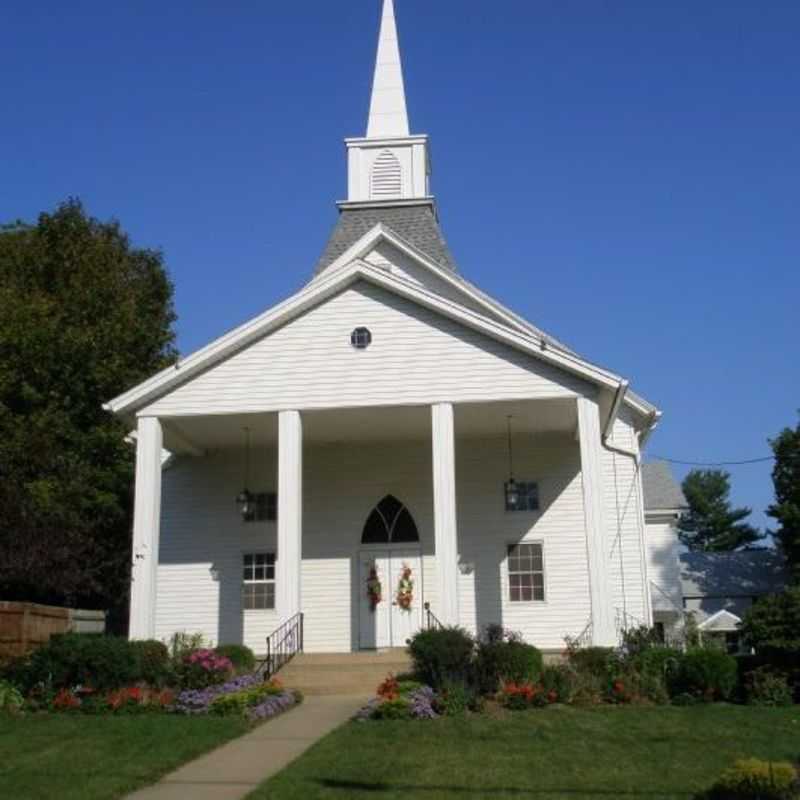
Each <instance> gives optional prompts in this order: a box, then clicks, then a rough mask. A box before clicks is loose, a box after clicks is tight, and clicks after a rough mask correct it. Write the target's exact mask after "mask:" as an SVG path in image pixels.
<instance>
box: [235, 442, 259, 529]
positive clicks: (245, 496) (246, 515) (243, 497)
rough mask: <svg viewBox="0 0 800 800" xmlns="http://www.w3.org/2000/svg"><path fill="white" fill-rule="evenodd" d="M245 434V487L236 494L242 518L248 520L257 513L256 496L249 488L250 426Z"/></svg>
mask: <svg viewBox="0 0 800 800" xmlns="http://www.w3.org/2000/svg"><path fill="white" fill-rule="evenodd" d="M244 434H245V456H244V489H242V491H241V492H239V494H237V495H236V505H238V506H239V513H240V514H241V515H242V519H243V520H245V521H247V520H249V519H251V518H252V516H253V514H254V513H255V509H256V505H255V497H254V496H253V494H252V492H251V491H250V490H249V489H248V488H247V487H248V485H249V484H250V428H245V429H244Z"/></svg>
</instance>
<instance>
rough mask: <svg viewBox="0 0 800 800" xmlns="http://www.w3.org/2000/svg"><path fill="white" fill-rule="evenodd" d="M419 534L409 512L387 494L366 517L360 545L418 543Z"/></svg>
mask: <svg viewBox="0 0 800 800" xmlns="http://www.w3.org/2000/svg"><path fill="white" fill-rule="evenodd" d="M418 541H419V532H418V531H417V526H416V524H415V523H414V518H413V517H412V516H411V513H410V512H409V510H408V509H407V508H406V507H405V506H404V505H403V504H402V503H401V502H400V501H399V500H398V499H397V498H396V497H393V496H392V495H390V494H387V495H386V497H384V498H383V500H381V501H380V503H378V505H377V506H375V508H374V509H373V510H372V513H371V514H370V515H369V516H368V517H367V521H366V522H365V523H364V530H363V531H362V533H361V544H389V543H390V542H395V543H396V542H418Z"/></svg>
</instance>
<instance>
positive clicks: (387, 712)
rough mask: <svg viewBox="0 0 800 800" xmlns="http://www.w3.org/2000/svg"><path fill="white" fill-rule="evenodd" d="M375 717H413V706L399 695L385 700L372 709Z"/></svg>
mask: <svg viewBox="0 0 800 800" xmlns="http://www.w3.org/2000/svg"><path fill="white" fill-rule="evenodd" d="M372 718H373V719H411V708H410V706H409V703H408V700H406V699H405V698H402V697H398V698H397V699H395V700H384V701H383V702H382V703H380V704H379V705H377V706H376V707H375V708H374V710H373V711H372Z"/></svg>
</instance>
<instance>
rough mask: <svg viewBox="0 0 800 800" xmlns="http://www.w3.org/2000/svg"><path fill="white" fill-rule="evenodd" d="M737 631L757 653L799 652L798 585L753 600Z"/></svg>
mask: <svg viewBox="0 0 800 800" xmlns="http://www.w3.org/2000/svg"><path fill="white" fill-rule="evenodd" d="M741 631H742V633H743V634H744V637H745V639H746V640H747V641H748V642H749V643H750V644H751V645H752V646H753V647H754V648H755V649H756V652H758V653H769V652H777V653H797V652H800V586H795V587H793V588H791V589H787V590H786V591H785V592H782V593H781V594H772V595H766V596H764V597H761V598H759V599H758V600H756V602H755V603H753V605H752V606H751V607H750V608H749V609H748V610H747V612H746V613H745V615H744V618H743V620H742V625H741Z"/></svg>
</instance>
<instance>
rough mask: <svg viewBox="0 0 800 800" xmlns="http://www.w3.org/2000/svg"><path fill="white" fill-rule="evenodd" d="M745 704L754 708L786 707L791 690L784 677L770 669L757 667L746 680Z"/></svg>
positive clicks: (789, 699) (790, 697) (790, 696)
mask: <svg viewBox="0 0 800 800" xmlns="http://www.w3.org/2000/svg"><path fill="white" fill-rule="evenodd" d="M745 687H746V692H747V702H748V703H750V704H752V705H756V706H788V705H791V703H792V689H791V687H790V686H789V681H788V680H787V679H786V675H784V674H783V673H781V672H775V671H774V670H772V669H771V668H770V667H759V668H758V669H755V670H753V671H752V672H750V673H748V675H747V678H746V683H745Z"/></svg>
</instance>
